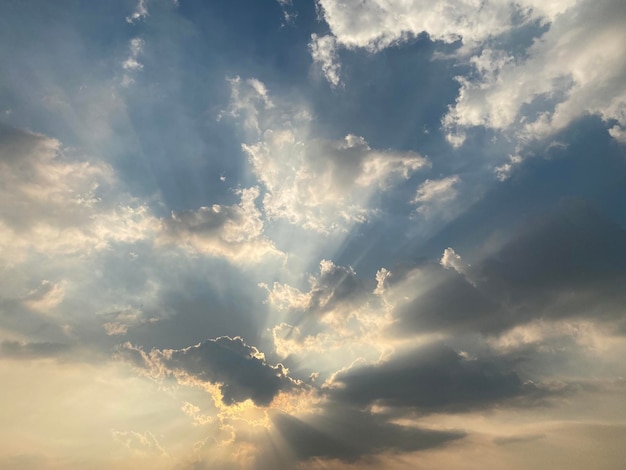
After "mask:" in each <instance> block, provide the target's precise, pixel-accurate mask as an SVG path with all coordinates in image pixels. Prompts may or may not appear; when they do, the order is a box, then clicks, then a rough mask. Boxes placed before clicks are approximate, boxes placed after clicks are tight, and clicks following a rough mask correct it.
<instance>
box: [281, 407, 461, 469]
mask: <svg viewBox="0 0 626 470" xmlns="http://www.w3.org/2000/svg"><path fill="white" fill-rule="evenodd" d="M272 421H273V423H274V425H275V426H276V429H277V430H278V432H279V433H280V434H281V436H282V437H283V438H284V439H285V440H286V442H287V444H288V446H289V448H290V450H292V451H293V452H294V454H295V456H296V458H297V459H298V460H308V459H311V458H314V457H320V458H328V459H331V458H332V459H340V460H344V461H350V462H352V461H357V460H360V459H362V458H364V457H368V456H374V455H377V454H380V453H383V452H388V451H392V452H410V451H416V450H423V449H430V448H433V447H439V446H442V445H445V444H446V443H448V442H450V441H452V440H455V439H459V438H462V437H463V436H464V433H462V432H458V431H434V430H429V429H421V428H418V427H408V426H401V425H398V424H394V423H391V422H389V421H388V420H387V418H386V417H385V416H383V415H377V414H372V413H370V412H367V411H360V410H357V409H354V408H352V407H350V406H344V405H337V404H334V405H331V406H329V407H328V408H326V409H325V410H324V412H322V413H321V414H316V415H314V416H308V417H307V418H306V420H302V419H299V418H296V417H294V416H290V415H287V414H284V413H276V414H275V415H274V416H273V417H272Z"/></svg>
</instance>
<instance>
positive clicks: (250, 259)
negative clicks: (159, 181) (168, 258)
mask: <svg viewBox="0 0 626 470" xmlns="http://www.w3.org/2000/svg"><path fill="white" fill-rule="evenodd" d="M239 196H240V202H239V204H235V205H232V206H224V205H219V204H214V205H212V206H211V207H201V208H200V209H198V210H187V211H172V214H171V216H170V217H169V218H165V219H162V221H161V222H162V235H161V240H162V241H163V242H170V243H183V244H186V245H188V246H189V247H191V248H192V249H193V250H196V251H198V252H201V253H206V254H209V255H213V256H223V257H226V258H228V259H231V260H233V261H237V262H242V263H254V262H257V261H259V260H260V259H262V258H264V257H266V256H279V257H280V256H281V255H282V253H281V252H280V251H279V250H278V249H276V247H275V246H274V244H273V243H272V242H271V241H270V240H268V239H267V238H266V237H265V236H264V235H263V220H262V218H261V213H260V211H259V210H258V209H257V208H256V205H255V200H256V199H257V198H258V197H259V189H258V188H256V187H255V188H248V189H243V190H241V191H240V192H239Z"/></svg>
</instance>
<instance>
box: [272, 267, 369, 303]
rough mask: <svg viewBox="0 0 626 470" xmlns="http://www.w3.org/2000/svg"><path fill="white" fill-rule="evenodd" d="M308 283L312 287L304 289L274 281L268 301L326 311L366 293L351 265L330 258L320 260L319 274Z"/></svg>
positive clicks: (359, 298)
mask: <svg viewBox="0 0 626 470" xmlns="http://www.w3.org/2000/svg"><path fill="white" fill-rule="evenodd" d="M309 284H310V290H309V291H308V292H302V291H300V290H299V289H297V288H295V287H291V286H289V285H287V284H280V283H278V282H275V283H274V285H273V286H272V288H271V289H268V291H269V296H268V301H269V302H270V304H272V305H273V306H275V307H277V308H278V309H280V310H285V309H286V310H292V311H306V312H309V313H320V314H323V313H324V312H329V311H332V310H334V309H335V308H337V307H339V306H340V305H341V304H349V303H351V302H353V301H355V300H362V298H363V296H364V294H365V288H364V286H363V285H362V283H361V282H360V281H359V280H358V279H357V276H356V273H355V272H354V270H353V269H352V268H350V267H344V266H337V265H336V264H334V263H333V262H332V261H329V260H322V261H321V262H320V274H319V276H310V277H309ZM263 287H267V286H265V285H264V286H263Z"/></svg>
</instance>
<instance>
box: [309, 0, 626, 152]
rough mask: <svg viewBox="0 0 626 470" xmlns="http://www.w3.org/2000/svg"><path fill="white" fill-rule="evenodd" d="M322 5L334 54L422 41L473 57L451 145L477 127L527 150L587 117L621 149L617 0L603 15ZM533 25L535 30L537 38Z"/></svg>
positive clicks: (624, 95)
mask: <svg viewBox="0 0 626 470" xmlns="http://www.w3.org/2000/svg"><path fill="white" fill-rule="evenodd" d="M318 4H319V5H320V7H321V10H322V12H323V18H324V20H325V21H326V22H327V23H328V26H329V27H330V29H331V32H332V36H333V40H334V41H335V42H336V44H337V45H338V46H342V47H346V48H350V49H352V48H366V49H368V50H370V51H380V50H382V49H384V48H387V47H390V46H391V45H393V44H396V43H398V42H403V41H405V40H407V39H408V38H410V37H415V36H417V35H419V34H421V33H426V34H428V36H429V38H430V39H431V40H433V41H441V42H443V43H446V44H452V43H455V42H457V41H458V42H459V43H460V44H461V45H462V47H461V48H460V49H459V50H457V58H459V59H461V60H465V59H463V57H466V56H470V60H469V62H470V64H471V66H472V67H473V71H472V73H470V74H468V75H463V76H459V77H458V81H459V83H460V85H461V87H460V90H459V95H458V97H457V100H456V103H455V104H454V105H453V106H451V107H450V111H449V113H448V114H446V116H445V117H444V119H443V125H444V128H445V129H446V130H447V133H448V135H447V137H448V140H449V141H450V143H452V144H453V145H454V146H460V145H461V144H462V143H463V142H464V140H465V133H466V130H467V129H469V128H472V127H476V126H484V127H488V128H492V129H496V130H499V131H506V132H510V133H512V134H514V135H516V137H517V138H518V139H521V141H522V142H524V141H527V140H529V139H530V140H532V139H541V138H545V137H548V136H550V135H553V134H554V133H555V132H557V131H559V130H561V129H563V128H565V127H566V126H568V125H569V124H570V123H572V122H573V121H574V120H576V119H578V118H580V117H582V116H585V115H586V114H596V115H599V116H600V117H601V118H602V119H603V120H604V121H605V122H606V123H607V124H608V125H609V126H611V127H610V130H609V132H610V134H611V135H612V136H613V137H614V138H616V139H618V140H621V141H623V140H624V137H623V136H624V129H626V111H625V110H626V85H624V83H626V71H625V69H624V67H623V60H622V55H623V46H622V45H623V44H624V43H625V42H626V33H625V32H624V31H626V27H625V25H626V21H625V20H624V18H625V15H624V7H623V3H622V2H621V1H620V0H612V1H609V2H604V3H603V4H602V5H600V6H598V5H597V4H596V2H592V1H582V2H575V1H570V0H566V1H560V2H550V3H549V4H545V2H544V3H542V2H538V1H536V0H524V1H520V2H510V3H503V2H498V1H485V2H476V1H474V0H467V1H462V2H449V1H439V2H430V3H423V2H419V1H417V0H412V1H408V2H387V1H382V0H373V1H370V2H363V3H360V4H359V5H358V6H354V5H348V2H346V1H345V0H319V2H318ZM536 25H539V26H541V27H540V28H539V29H536V30H535V31H533V27H536ZM516 31H517V32H519V31H522V32H524V31H525V34H530V35H532V36H534V41H533V42H532V43H530V45H529V46H526V47H522V48H520V49H518V50H513V49H512V48H510V42H509V41H507V35H511V34H513V33H515V32H516ZM329 42H330V39H329ZM312 52H314V50H313V49H312ZM459 53H460V54H459ZM317 55H319V54H317ZM314 60H316V61H317V60H318V59H316V58H315V57H314ZM332 63H333V67H339V64H338V62H337V61H333V62H332ZM331 78H332V75H331Z"/></svg>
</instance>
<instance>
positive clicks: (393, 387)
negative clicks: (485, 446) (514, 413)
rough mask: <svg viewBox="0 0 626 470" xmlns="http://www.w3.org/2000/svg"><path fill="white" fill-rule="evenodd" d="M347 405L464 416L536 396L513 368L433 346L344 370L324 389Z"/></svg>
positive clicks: (495, 361) (532, 385)
mask: <svg viewBox="0 0 626 470" xmlns="http://www.w3.org/2000/svg"><path fill="white" fill-rule="evenodd" d="M326 387H327V388H328V392H329V393H330V394H331V396H333V397H334V398H335V399H338V400H341V401H345V402H346V403H352V404H360V405H371V404H379V405H383V406H390V407H410V408H415V409H418V410H419V411H421V412H433V411H461V410H468V409H472V408H475V407H491V406H493V405H494V404H495V403H498V402H502V401H505V400H510V399H513V398H516V397H521V396H524V395H532V394H534V393H535V392H536V386H535V385H534V384H532V383H524V381H523V380H522V379H521V378H520V377H519V376H518V375H517V374H516V373H515V372H513V371H511V370H510V364H506V363H498V361H497V360H493V359H489V358H487V359H479V358H468V357H466V356H465V355H463V354H461V353H459V352H456V351H454V350H452V349H450V348H448V347H445V346H441V345H429V346H426V347H422V348H420V349H417V350H415V351H412V352H410V353H408V354H406V355H405V356H401V357H394V358H391V359H389V360H387V361H384V362H381V363H379V364H374V365H367V366H360V367H358V366H357V367H354V368H350V369H347V370H344V371H340V372H339V373H337V374H335V375H334V376H333V378H332V379H331V380H330V381H329V382H328V383H327V384H326Z"/></svg>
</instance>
